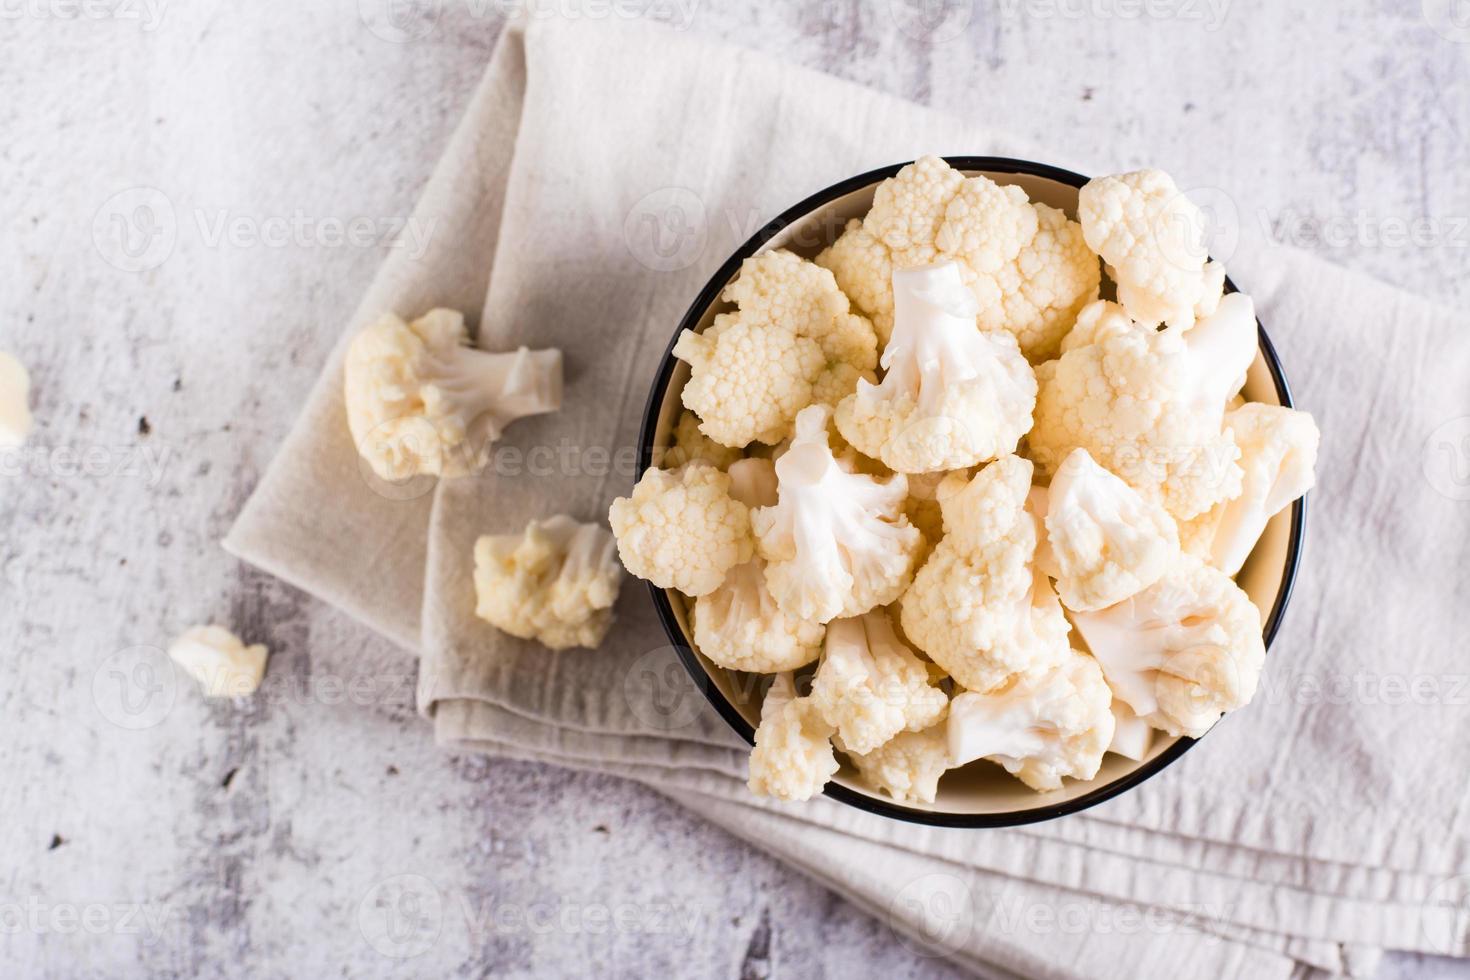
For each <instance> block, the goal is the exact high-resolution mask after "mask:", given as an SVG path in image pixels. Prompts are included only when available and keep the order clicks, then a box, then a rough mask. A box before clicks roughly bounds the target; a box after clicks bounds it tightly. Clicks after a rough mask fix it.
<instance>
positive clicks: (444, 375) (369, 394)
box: [344, 309, 562, 480]
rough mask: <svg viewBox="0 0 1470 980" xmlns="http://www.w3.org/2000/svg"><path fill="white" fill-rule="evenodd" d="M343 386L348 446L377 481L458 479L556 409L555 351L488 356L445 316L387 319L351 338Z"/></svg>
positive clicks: (460, 321)
mask: <svg viewBox="0 0 1470 980" xmlns="http://www.w3.org/2000/svg"><path fill="white" fill-rule="evenodd" d="M344 382H345V384H344V391H345V394H346V401H347V421H348V425H349V427H350V428H351V430H352V439H353V441H354V442H355V443H356V444H357V451H358V453H360V454H361V455H362V457H363V459H365V460H367V462H368V463H369V464H371V466H372V468H373V471H374V472H375V473H377V474H378V476H380V477H382V478H383V479H385V480H401V479H405V478H407V477H410V476H414V475H416V474H420V473H427V474H434V475H442V476H464V475H468V474H473V473H478V472H479V471H480V470H481V469H483V468H484V466H485V464H486V463H487V462H488V461H489V449H490V445H491V443H493V442H494V441H495V440H496V439H499V438H500V435H501V433H502V432H503V431H504V430H505V427H506V426H507V425H509V424H510V423H511V422H513V421H515V420H516V419H519V418H524V417H526V416H529V415H540V414H543V413H546V412H555V411H557V410H558V409H560V408H561V395H562V363H561V351H559V350H554V349H553V350H539V351H532V350H528V349H527V348H525V347H522V348H520V349H519V350H516V351H513V352H510V353H505V354H493V353H490V352H488V351H482V350H478V349H476V348H474V347H471V346H469V334H468V332H467V331H466V330H465V324H464V315H463V314H461V313H457V312H455V311H454V310H445V309H435V310H430V311H429V312H428V313H426V314H424V315H423V316H422V317H419V318H418V319H417V320H414V321H413V322H412V323H404V322H403V320H401V319H399V318H398V317H397V316H395V315H394V314H392V313H386V314H384V315H383V316H382V317H380V318H379V319H378V320H377V321H376V322H374V323H373V324H371V325H370V326H368V327H367V328H365V329H364V330H363V331H362V332H361V333H359V334H358V335H357V336H356V337H355V338H353V341H352V344H351V346H349V347H348V350H347V362H346V369H345V378H344Z"/></svg>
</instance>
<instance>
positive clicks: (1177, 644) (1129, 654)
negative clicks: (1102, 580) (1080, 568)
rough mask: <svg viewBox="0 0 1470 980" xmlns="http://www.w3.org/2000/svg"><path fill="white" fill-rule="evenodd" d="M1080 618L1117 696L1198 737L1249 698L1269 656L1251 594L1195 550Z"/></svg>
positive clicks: (1173, 730) (1155, 721)
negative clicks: (1126, 595) (1141, 585)
mask: <svg viewBox="0 0 1470 980" xmlns="http://www.w3.org/2000/svg"><path fill="white" fill-rule="evenodd" d="M1072 621H1073V623H1075V624H1076V626H1077V632H1078V633H1080V634H1081V636H1082V638H1083V640H1085V641H1086V642H1087V648H1088V649H1089V650H1090V651H1092V655H1093V656H1094V657H1095V658H1096V659H1097V662H1098V663H1099V664H1101V665H1102V669H1103V673H1104V674H1105V675H1106V676H1107V680H1108V684H1109V686H1110V687H1112V689H1113V691H1114V692H1115V693H1116V694H1117V696H1118V697H1119V698H1120V699H1121V700H1122V701H1124V702H1125V703H1127V705H1128V706H1129V707H1130V708H1132V709H1133V711H1134V713H1136V714H1137V715H1138V716H1139V717H1140V718H1142V719H1143V720H1144V721H1146V722H1148V723H1149V724H1150V725H1152V726H1153V727H1154V728H1160V729H1163V730H1164V731H1166V732H1168V733H1169V734H1170V735H1188V736H1191V737H1193V738H1198V737H1199V736H1201V735H1203V734H1204V733H1205V732H1207V731H1209V729H1210V726H1211V725H1213V724H1214V723H1215V722H1216V721H1218V720H1219V719H1220V716H1221V715H1222V714H1224V713H1225V712H1227V711H1233V710H1235V709H1236V708H1239V707H1242V706H1244V705H1245V704H1247V703H1248V702H1249V701H1250V699H1251V697H1252V696H1253V695H1254V694H1255V691H1256V683H1257V681H1258V680H1259V679H1260V675H1261V667H1262V665H1263V664H1264V662H1265V658H1266V647H1265V643H1264V641H1263V640H1262V637H1261V614H1260V613H1259V612H1258V611H1257V610H1256V607H1255V606H1254V605H1253V604H1252V603H1251V601H1250V598H1249V597H1248V596H1247V595H1246V594H1245V593H1244V592H1243V591H1241V588H1240V586H1238V585H1236V584H1235V582H1233V581H1232V580H1231V579H1230V577H1229V576H1228V575H1226V574H1225V573H1224V572H1222V571H1220V570H1219V569H1217V568H1212V567H1210V566H1209V565H1206V564H1205V563H1204V562H1202V561H1200V560H1199V559H1198V558H1195V557H1194V556H1192V555H1180V557H1179V558H1178V559H1177V560H1176V561H1175V563H1174V565H1173V566H1172V567H1171V568H1170V570H1169V572H1168V573H1167V574H1166V575H1165V576H1164V577H1163V578H1161V579H1160V580H1159V581H1158V582H1155V583H1154V584H1153V585H1151V586H1149V587H1148V588H1147V589H1145V590H1144V591H1143V592H1140V593H1139V594H1138V595H1135V596H1133V597H1132V598H1131V599H1128V600H1125V601H1124V602H1121V603H1119V604H1118V605H1116V606H1112V607H1110V608H1107V609H1102V610H1099V611H1097V612H1074V613H1073V614H1072Z"/></svg>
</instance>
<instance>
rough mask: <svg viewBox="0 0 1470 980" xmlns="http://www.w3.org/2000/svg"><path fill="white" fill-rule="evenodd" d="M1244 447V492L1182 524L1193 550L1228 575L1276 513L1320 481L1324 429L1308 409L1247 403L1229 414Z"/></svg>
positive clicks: (1236, 569)
mask: <svg viewBox="0 0 1470 980" xmlns="http://www.w3.org/2000/svg"><path fill="white" fill-rule="evenodd" d="M1225 427H1226V428H1228V429H1229V430H1230V431H1231V433H1232V434H1233V435H1234V436H1235V442H1236V445H1238V446H1239V447H1240V465H1241V469H1242V470H1243V471H1244V477H1243V479H1242V480H1241V491H1240V495H1239V496H1237V497H1235V498H1234V499H1232V500H1227V501H1225V502H1224V503H1219V504H1216V505H1215V506H1214V508H1212V509H1211V510H1210V511H1208V512H1207V513H1205V514H1201V515H1200V516H1199V517H1197V518H1195V519H1194V520H1193V521H1191V522H1190V524H1189V526H1188V527H1187V528H1181V533H1182V534H1184V535H1185V537H1186V539H1187V542H1188V546H1189V550H1190V551H1191V553H1193V554H1197V555H1199V556H1200V557H1201V558H1204V559H1205V560H1206V561H1208V562H1209V563H1210V564H1211V565H1214V566H1215V567H1216V568H1218V569H1220V570H1221V571H1222V572H1224V573H1225V574H1226V575H1234V574H1235V573H1236V572H1239V571H1240V567H1241V566H1242V565H1244V564H1245V560H1246V558H1247V557H1249V556H1250V553H1251V549H1253V548H1254V547H1255V546H1256V542H1257V541H1258V540H1260V537H1261V535H1262V534H1263V533H1264V532H1265V530H1266V524H1267V522H1268V521H1270V520H1271V518H1272V517H1274V516H1276V515H1277V514H1278V513H1280V512H1281V511H1283V510H1285V509H1286V508H1287V507H1288V506H1289V505H1290V504H1291V502H1292V501H1294V500H1296V499H1297V498H1298V497H1300V496H1302V495H1303V494H1305V493H1306V492H1307V491H1308V490H1310V489H1312V486H1313V485H1314V484H1315V483H1316V476H1315V475H1314V472H1313V471H1314V469H1315V467H1316V465H1317V444H1318V443H1319V442H1320V441H1321V438H1322V437H1321V434H1320V433H1319V432H1318V431H1317V423H1316V421H1314V420H1313V418H1312V416H1310V415H1308V414H1307V413H1306V412H1299V411H1296V410H1295V409H1291V408H1282V407H1281V406H1279V405H1261V404H1256V403H1247V404H1245V405H1242V406H1240V407H1239V408H1236V409H1234V410H1232V411H1230V412H1227V413H1226V414H1225Z"/></svg>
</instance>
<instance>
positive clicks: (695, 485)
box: [608, 460, 755, 597]
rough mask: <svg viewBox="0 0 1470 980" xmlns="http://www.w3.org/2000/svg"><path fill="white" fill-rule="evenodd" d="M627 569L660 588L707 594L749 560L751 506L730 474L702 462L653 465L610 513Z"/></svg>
mask: <svg viewBox="0 0 1470 980" xmlns="http://www.w3.org/2000/svg"><path fill="white" fill-rule="evenodd" d="M608 521H609V523H610V524H611V525H612V531H613V534H614V535H615V536H616V537H617V541H618V555H619V557H621V558H622V560H623V564H624V565H625V566H627V569H628V571H630V572H632V573H633V574H634V575H636V576H638V577H639V578H641V579H646V580H648V581H649V582H652V583H653V584H654V585H656V586H658V587H659V588H661V589H678V590H679V591H680V592H682V593H684V594H685V595H687V596H694V597H698V596H702V595H706V594H708V593H710V592H713V591H714V590H715V589H717V588H719V587H720V583H721V582H723V581H724V580H725V575H726V573H727V572H729V571H730V569H732V568H734V567H735V566H736V565H739V564H741V563H742V562H746V561H749V560H750V556H751V554H752V553H753V552H754V547H755V546H754V542H753V540H752V539H751V536H750V509H749V508H748V507H746V506H745V505H744V504H742V503H741V502H740V501H738V500H735V499H733V498H732V497H731V496H730V477H729V476H727V475H726V474H724V473H721V472H720V471H719V469H717V468H716V467H714V466H712V465H710V464H709V463H706V462H704V461H702V460H696V461H695V462H692V463H689V464H687V465H685V466H682V467H680V468H679V469H677V470H672V471H670V470H658V469H650V470H649V471H648V472H646V473H644V474H643V477H642V479H640V480H639V481H638V483H637V485H636V486H634V487H633V495H632V496H631V497H619V498H618V499H617V500H614V501H613V504H612V508H611V509H610V510H609V511H608Z"/></svg>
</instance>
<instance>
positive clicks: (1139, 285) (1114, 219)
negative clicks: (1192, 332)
mask: <svg viewBox="0 0 1470 980" xmlns="http://www.w3.org/2000/svg"><path fill="white" fill-rule="evenodd" d="M1077 217H1078V219H1079V220H1080V221H1081V222H1082V234H1083V235H1084V236H1085V237H1086V239H1087V244H1088V245H1089V246H1090V247H1091V248H1092V250H1093V251H1094V252H1096V253H1097V254H1098V255H1101V256H1102V257H1103V261H1104V262H1106V263H1107V264H1108V272H1109V274H1110V275H1111V276H1112V277H1113V281H1114V282H1116V283H1117V284H1118V300H1119V302H1121V303H1122V304H1123V307H1124V308H1125V309H1126V310H1127V311H1128V313H1129V315H1131V316H1132V317H1133V319H1135V320H1137V321H1139V322H1140V323H1144V324H1147V325H1149V326H1156V325H1158V324H1160V323H1167V324H1169V325H1170V326H1177V327H1180V328H1181V329H1186V330H1187V329H1188V328H1189V327H1190V326H1191V325H1192V324H1193V323H1194V321H1195V319H1196V318H1198V317H1202V316H1208V315H1209V314H1211V313H1213V312H1214V311H1215V306H1216V304H1218V303H1219V302H1220V293H1221V291H1222V289H1223V288H1224V285H1225V269H1224V267H1223V266H1221V265H1220V263H1218V262H1208V261H1207V259H1208V258H1209V256H1208V255H1207V254H1206V250H1205V244H1204V233H1205V217H1204V214H1203V213H1202V212H1201V211H1200V209H1199V208H1198V207H1196V206H1195V204H1194V202H1192V201H1190V200H1189V198H1187V197H1185V196H1184V193H1183V192H1182V191H1180V190H1179V188H1178V187H1177V186H1175V184H1174V179H1173V178H1172V177H1170V176H1169V175H1168V174H1166V173H1164V172H1163V171H1162V170H1135V171H1133V172H1132V173H1126V174H1115V175H1113V176H1111V177H1097V178H1094V179H1093V180H1090V181H1088V182H1087V184H1086V185H1084V186H1083V188H1082V190H1081V191H1080V192H1079V194H1078V198H1077Z"/></svg>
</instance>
